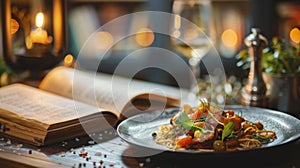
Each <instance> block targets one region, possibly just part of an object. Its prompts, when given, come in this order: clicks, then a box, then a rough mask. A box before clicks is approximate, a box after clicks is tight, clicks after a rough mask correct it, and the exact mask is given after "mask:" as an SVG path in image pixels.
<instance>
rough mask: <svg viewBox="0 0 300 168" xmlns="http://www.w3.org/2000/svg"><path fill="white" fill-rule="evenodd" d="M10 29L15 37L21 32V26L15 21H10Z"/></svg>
mask: <svg viewBox="0 0 300 168" xmlns="http://www.w3.org/2000/svg"><path fill="white" fill-rule="evenodd" d="M10 27H11V29H10V33H11V34H12V35H13V34H15V33H16V32H17V31H18V30H19V28H20V25H19V23H18V22H17V21H16V20H15V19H10Z"/></svg>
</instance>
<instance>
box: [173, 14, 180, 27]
mask: <svg viewBox="0 0 300 168" xmlns="http://www.w3.org/2000/svg"><path fill="white" fill-rule="evenodd" d="M180 26H181V18H180V16H179V15H175V18H174V28H175V29H179V28H180Z"/></svg>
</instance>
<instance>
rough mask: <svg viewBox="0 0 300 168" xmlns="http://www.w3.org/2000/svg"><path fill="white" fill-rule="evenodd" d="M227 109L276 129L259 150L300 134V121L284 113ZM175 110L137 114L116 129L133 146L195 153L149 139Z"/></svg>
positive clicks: (241, 107) (248, 108)
mask: <svg viewBox="0 0 300 168" xmlns="http://www.w3.org/2000/svg"><path fill="white" fill-rule="evenodd" d="M226 109H232V110H234V111H235V112H236V113H237V114H239V115H241V116H243V117H244V118H245V119H246V120H249V121H252V122H257V121H260V122H261V123H262V124H263V125H264V128H265V129H267V130H273V131H275V132H276V135H277V139H275V140H274V141H273V142H271V143H268V144H265V145H263V146H262V147H261V148H259V149H263V148H269V147H274V146H278V145H283V144H286V143H289V142H292V141H294V140H297V139H298V138H299V137H300V120H299V119H297V118H295V117H293V116H291V115H288V114H286V113H282V112H278V111H274V110H269V109H263V108H256V107H243V106H229V107H226ZM177 112H178V108H175V109H168V110H165V111H163V112H161V111H156V112H151V113H144V114H139V115H136V116H133V117H131V118H128V119H126V120H124V121H122V122H121V123H120V124H119V126H118V128H117V132H118V134H119V136H120V137H121V138H122V139H124V140H125V141H127V142H129V143H131V144H134V145H139V146H142V147H146V148H150V149H154V150H161V151H172V152H188V153H194V152H195V151H193V150H179V151H173V150H171V149H169V148H167V147H165V146H163V145H158V144H156V143H155V141H154V139H153V138H152V133H153V132H155V131H157V130H158V128H159V127H160V126H161V125H164V124H169V122H170V118H171V117H172V116H173V115H174V114H175V113H177ZM197 153H199V152H197Z"/></svg>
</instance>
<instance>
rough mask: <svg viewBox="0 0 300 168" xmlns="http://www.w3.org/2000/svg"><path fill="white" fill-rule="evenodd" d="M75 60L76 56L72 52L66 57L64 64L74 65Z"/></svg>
mask: <svg viewBox="0 0 300 168" xmlns="http://www.w3.org/2000/svg"><path fill="white" fill-rule="evenodd" d="M73 60H74V58H73V56H72V55H71V54H68V55H66V56H65V58H64V66H68V67H70V66H72V65H73Z"/></svg>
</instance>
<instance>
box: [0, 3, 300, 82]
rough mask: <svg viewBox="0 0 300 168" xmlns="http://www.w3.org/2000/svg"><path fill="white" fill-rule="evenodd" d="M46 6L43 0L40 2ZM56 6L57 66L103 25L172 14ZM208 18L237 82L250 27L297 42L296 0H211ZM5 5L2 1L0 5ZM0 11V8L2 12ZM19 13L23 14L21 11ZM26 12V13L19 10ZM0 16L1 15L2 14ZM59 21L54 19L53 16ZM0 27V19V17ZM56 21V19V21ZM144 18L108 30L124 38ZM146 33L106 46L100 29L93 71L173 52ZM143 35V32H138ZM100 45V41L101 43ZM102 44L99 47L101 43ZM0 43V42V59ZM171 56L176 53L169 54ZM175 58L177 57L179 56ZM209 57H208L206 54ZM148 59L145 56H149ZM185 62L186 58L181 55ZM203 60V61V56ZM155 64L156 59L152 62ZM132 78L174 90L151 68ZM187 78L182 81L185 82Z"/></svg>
mask: <svg viewBox="0 0 300 168" xmlns="http://www.w3.org/2000/svg"><path fill="white" fill-rule="evenodd" d="M45 1H46V2H49V0H45ZM54 1H55V0H54ZM59 2H60V3H62V4H63V6H62V10H63V13H62V17H63V18H64V20H63V21H62V22H61V23H62V24H63V34H62V35H61V36H63V38H62V41H63V44H64V46H63V48H62V50H63V51H62V53H59V54H61V55H63V56H62V57H61V58H62V59H61V60H60V61H62V62H61V64H67V65H71V64H72V63H74V61H76V58H77V56H78V54H79V52H80V49H81V48H82V46H83V45H84V42H85V41H86V40H87V39H88V37H89V36H90V35H91V33H93V32H94V31H96V30H97V29H98V28H99V27H100V26H102V25H105V24H106V23H109V22H110V21H112V20H113V19H116V18H118V17H120V16H124V15H126V14H130V13H133V12H139V11H147V10H150V11H163V12H172V3H173V1H172V0H65V1H59ZM210 2H211V4H212V9H213V10H212V11H213V12H212V13H213V18H212V20H211V22H212V23H213V24H214V25H215V36H216V42H215V47H216V49H217V51H218V52H219V55H220V57H221V60H222V62H223V64H224V68H225V71H226V74H227V75H228V76H232V75H233V76H235V77H237V78H244V77H245V76H246V75H247V71H245V70H243V69H241V68H240V67H237V66H236V63H237V58H236V55H237V53H238V52H239V51H240V50H241V49H243V48H245V46H244V43H243V40H244V38H245V37H246V35H248V34H249V33H250V29H251V28H252V27H258V28H260V29H261V32H262V33H263V34H264V35H265V37H267V38H268V40H271V39H272V37H274V36H277V37H282V38H285V39H286V40H289V41H293V40H295V39H296V41H295V43H299V42H298V41H297V38H298V39H299V36H300V35H299V31H300V30H299V26H300V19H299V18H300V2H299V1H296V0H295V1H294V0H263V1H261V0H211V1H210ZM11 3H12V6H14V8H13V7H11V8H12V9H11V11H12V13H14V14H15V15H14V16H17V17H18V15H19V16H20V15H21V16H20V17H23V16H22V15H24V11H22V9H26V8H27V7H26V1H22V0H12V1H11ZM4 4H5V3H4V2H2V6H3V5H4ZM2 10H3V8H2ZM22 12H23V13H22ZM25 13H26V12H25ZM2 15H3V13H2ZM59 17H60V16H59ZM1 19H2V21H1V22H0V23H1V24H2V26H1V28H2V29H3V23H4V17H3V16H2V17H1ZM56 19H57V18H56ZM146 22H147V21H146V19H143V18H130V19H128V20H126V21H124V23H122V26H117V27H110V30H111V31H113V32H117V35H119V36H122V35H124V34H128V33H129V32H130V31H132V29H133V28H134V27H135V25H139V24H145V25H146V24H147V23H146ZM156 24H160V26H161V27H162V29H164V28H167V27H168V24H167V23H161V22H158V23H156ZM145 30H146V31H147V33H144V34H140V35H133V36H130V37H128V38H126V39H123V40H121V41H120V42H118V43H116V44H115V45H113V46H112V43H113V42H114V39H113V38H114V37H112V35H111V34H110V33H109V32H105V31H102V32H100V33H98V34H97V38H98V40H99V43H97V44H98V46H97V48H98V49H99V52H101V49H106V48H107V47H110V49H109V52H107V53H106V54H105V58H104V59H103V61H101V64H100V66H99V67H98V69H97V70H98V71H101V72H105V73H113V72H114V70H115V68H116V66H118V64H119V63H120V61H122V59H124V58H125V57H126V56H127V55H128V54H130V53H132V52H133V51H135V50H137V49H140V48H145V47H149V46H156V47H161V48H166V49H168V50H173V47H172V44H171V43H170V37H167V36H165V35H161V34H156V33H153V32H152V31H151V29H149V28H148V27H145V29H144V31H145ZM141 31H143V30H141ZM3 36H4V35H3V31H1V37H3ZM101 41H102V43H101ZM103 41H104V43H103ZM3 43H5V42H4V40H3V38H1V41H0V44H1V45H0V49H1V50H0V51H1V52H0V55H1V56H2V57H3V50H4V48H3V46H5V45H3ZM174 52H176V51H174ZM179 54H180V53H179ZM207 55H209V53H208V54H207ZM149 57H151V56H149ZM94 59H95V57H93V56H89V55H86V60H83V61H82V64H81V66H82V67H84V68H87V69H88V68H89V67H90V65H89V64H90V63H93V62H94ZM143 59H145V57H141V58H139V57H138V56H136V57H134V58H132V61H129V62H128V64H129V65H128V69H130V67H132V66H134V65H136V64H139V63H141V62H143V61H144V60H143ZM182 59H183V60H184V61H186V58H185V57H184V56H182ZM203 59H205V57H204V58H203ZM157 61H162V60H159V59H157ZM170 65H171V67H173V68H174V71H178V74H179V75H181V76H184V74H185V71H181V70H180V67H176V65H173V64H172V61H170V60H168V61H166V66H170ZM200 67H201V74H205V73H206V69H205V67H204V66H203V65H202V64H200ZM126 74H127V72H126V71H125V72H122V74H120V75H124V76H126ZM135 78H138V79H142V80H148V81H153V82H158V83H163V84H168V85H173V86H176V85H177V84H176V81H175V80H174V78H173V77H172V76H170V74H168V73H167V72H165V71H163V70H160V69H156V68H146V69H143V70H141V71H140V72H138V73H137V74H136V75H135ZM187 80H188V79H187Z"/></svg>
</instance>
